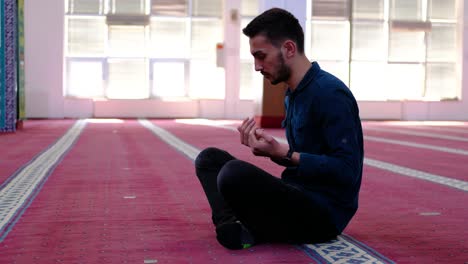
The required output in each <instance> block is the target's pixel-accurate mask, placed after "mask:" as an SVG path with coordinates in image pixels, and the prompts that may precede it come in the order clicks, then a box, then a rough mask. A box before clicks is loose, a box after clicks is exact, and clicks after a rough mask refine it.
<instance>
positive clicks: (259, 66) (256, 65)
mask: <svg viewBox="0 0 468 264" xmlns="http://www.w3.org/2000/svg"><path fill="white" fill-rule="evenodd" d="M261 70H263V65H262V64H261V63H258V62H255V71H261Z"/></svg>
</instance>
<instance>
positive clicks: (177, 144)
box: [139, 120, 393, 263]
mask: <svg viewBox="0 0 468 264" xmlns="http://www.w3.org/2000/svg"><path fill="white" fill-rule="evenodd" d="M139 122H140V124H141V125H143V126H144V127H145V128H147V129H149V130H150V131H151V132H153V133H154V134H155V135H156V136H157V137H159V138H160V139H161V140H163V141H165V142H166V143H167V144H169V145H171V146H172V147H174V148H175V149H176V150H178V151H180V152H181V153H183V154H184V155H186V156H187V157H189V158H190V159H191V160H194V159H195V158H196V156H197V155H198V153H199V152H200V150H198V149H197V148H195V147H193V146H192V145H190V144H188V143H186V142H184V141H183V140H181V139H179V138H178V137H176V136H174V135H173V134H171V133H170V132H168V131H167V130H165V129H163V128H161V127H158V126H156V125H155V124H153V123H151V122H150V121H148V120H139ZM302 249H303V250H304V251H305V252H306V254H307V255H308V256H310V257H311V258H312V259H313V260H315V261H317V262H318V263H393V262H392V261H391V260H389V259H387V258H385V257H384V256H382V255H380V254H379V253H377V252H376V251H375V250H373V249H371V248H370V247H367V246H363V244H362V243H356V242H355V240H353V239H351V238H349V237H348V236H343V235H341V236H339V237H338V239H336V240H332V241H330V242H328V243H322V244H307V245H302Z"/></svg>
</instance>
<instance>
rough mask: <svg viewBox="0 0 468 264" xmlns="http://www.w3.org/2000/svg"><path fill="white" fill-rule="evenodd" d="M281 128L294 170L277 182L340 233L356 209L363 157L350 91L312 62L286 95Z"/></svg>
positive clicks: (355, 109) (357, 114)
mask: <svg viewBox="0 0 468 264" xmlns="http://www.w3.org/2000/svg"><path fill="white" fill-rule="evenodd" d="M285 109H286V118H285V120H284V121H283V127H284V128H285V129H286V137H287V139H288V143H289V146H290V148H291V149H293V150H294V151H295V152H299V153H300V161H299V165H298V166H294V167H287V168H286V169H285V170H284V171H283V173H282V178H283V180H285V181H286V182H289V183H291V184H294V185H296V186H298V187H300V188H301V189H303V190H304V191H306V193H307V194H308V195H309V196H310V198H311V199H312V200H313V201H314V202H315V203H318V204H319V205H321V206H322V207H323V208H324V209H325V210H326V211H327V212H328V213H329V216H330V217H331V218H332V221H333V222H334V224H335V226H336V228H337V230H338V231H339V232H341V231H342V230H343V229H344V228H345V227H346V225H347V224H348V222H349V221H350V220H351V218H352V216H353V215H354V214H355V212H356V210H357V207H358V194H359V189H360V186H361V176H362V166H363V158H364V149H363V135H362V127H361V120H360V118H359V109H358V105H357V103H356V100H355V98H354V96H353V95H352V93H351V91H350V90H349V88H348V87H347V86H346V85H345V84H344V83H343V82H341V81H340V80H339V79H338V78H336V77H335V76H333V75H332V74H330V73H328V72H326V71H323V70H322V69H321V68H320V66H319V65H318V63H317V62H313V63H312V66H311V67H310V69H309V70H308V72H307V73H306V75H305V76H304V78H303V79H302V81H301V82H300V83H299V85H298V86H297V88H296V89H295V90H294V91H291V90H290V89H288V90H287V91H286V96H285Z"/></svg>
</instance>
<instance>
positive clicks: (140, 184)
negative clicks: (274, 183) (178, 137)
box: [0, 121, 310, 263]
mask: <svg viewBox="0 0 468 264" xmlns="http://www.w3.org/2000/svg"><path fill="white" fill-rule="evenodd" d="M209 219H210V216H209V210H208V204H207V202H206V200H205V197H204V195H203V191H202V190H201V187H200V186H199V183H198V182H197V179H196V177H195V175H194V170H193V164H192V162H191V161H190V160H188V159H187V158H186V157H184V156H182V155H180V153H178V152H176V151H175V150H173V149H172V148H170V147H168V146H167V145H166V144H165V143H162V142H161V141H160V140H158V139H157V138H156V137H155V136H154V135H153V134H151V133H150V132H149V131H148V130H146V129H145V128H143V127H142V126H140V125H139V124H138V123H136V122H135V121H126V122H125V123H123V124H88V125H87V127H86V128H85V131H84V132H83V134H82V135H81V137H80V138H79V139H78V141H77V143H76V145H75V146H74V148H73V149H72V150H71V151H70V152H69V153H68V155H67V156H66V157H65V158H64V159H63V161H62V162H61V163H60V164H59V165H58V166H57V168H56V169H55V171H53V173H52V174H51V175H50V176H49V178H48V181H47V182H46V183H45V185H44V186H43V188H42V190H41V192H40V193H39V195H38V196H37V198H36V200H35V201H34V202H33V203H32V204H31V205H30V206H29V208H28V210H27V211H26V212H25V214H24V215H23V216H22V218H21V219H20V221H18V223H16V225H15V226H14V228H13V230H12V231H11V232H10V233H9V235H8V236H7V237H6V238H5V240H4V241H3V242H1V243H0V251H1V252H2V254H1V255H0V263H144V262H145V261H147V262H148V263H156V262H155V261H157V263H219V262H222V263H308V261H309V260H310V259H309V257H308V256H306V255H305V254H304V253H303V251H301V250H299V249H297V248H295V247H291V246H283V245H276V246H262V247H256V248H254V249H252V250H245V251H240V252H231V251H228V250H225V249H224V248H222V247H221V246H219V245H218V244H217V242H216V240H215V238H214V232H213V228H212V226H211V223H210V220H209ZM152 261H153V262H152Z"/></svg>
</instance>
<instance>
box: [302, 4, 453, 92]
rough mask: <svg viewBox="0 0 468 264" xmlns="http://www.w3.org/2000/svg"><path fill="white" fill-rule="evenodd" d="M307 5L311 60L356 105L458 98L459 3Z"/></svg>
mask: <svg viewBox="0 0 468 264" xmlns="http://www.w3.org/2000/svg"><path fill="white" fill-rule="evenodd" d="M308 6H309V7H310V12H309V14H308V22H307V24H306V25H307V28H306V36H307V41H306V44H308V49H307V52H308V55H309V57H310V58H312V59H313V60H317V61H318V62H319V63H320V65H322V68H324V69H325V70H326V71H329V72H331V73H333V74H335V75H336V76H338V77H339V78H340V79H341V80H343V81H344V82H345V83H349V86H350V88H351V90H352V92H353V93H354V94H355V95H356V97H357V99H358V100H379V101H380V100H406V99H408V100H447V99H456V98H460V97H461V86H460V80H459V78H458V77H457V76H458V75H457V72H458V67H459V65H458V64H457V60H456V58H457V54H458V52H457V49H458V42H459V38H460V36H459V35H458V31H457V29H458V27H459V24H458V23H460V21H458V20H457V16H456V13H457V1H456V0H332V1H327V0H309V3H308ZM350 6H351V7H352V9H351V10H348V7H350Z"/></svg>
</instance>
